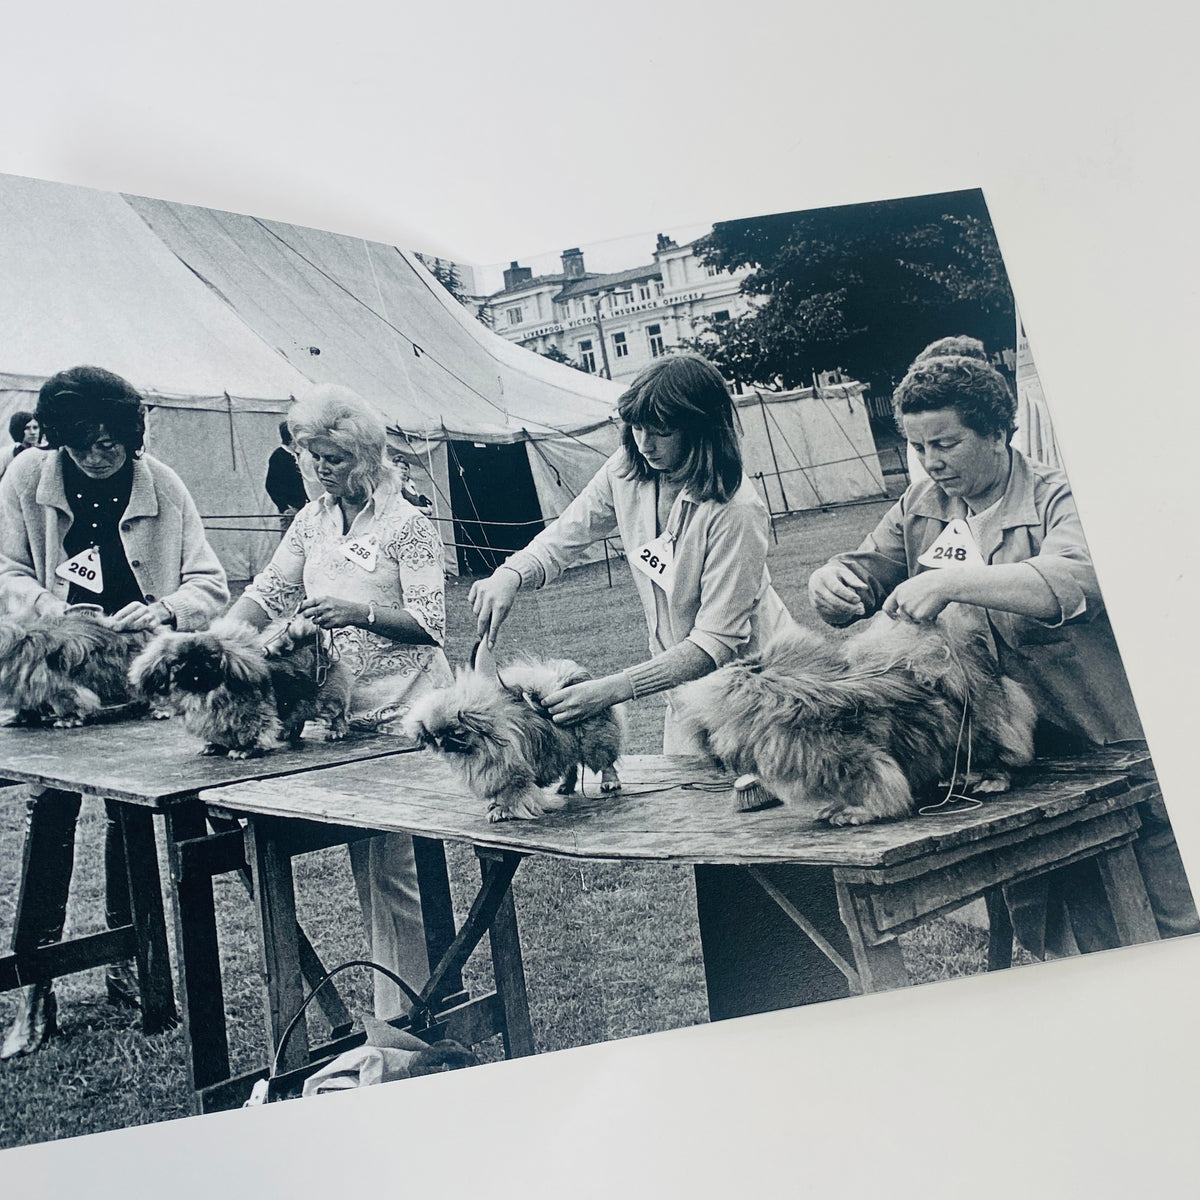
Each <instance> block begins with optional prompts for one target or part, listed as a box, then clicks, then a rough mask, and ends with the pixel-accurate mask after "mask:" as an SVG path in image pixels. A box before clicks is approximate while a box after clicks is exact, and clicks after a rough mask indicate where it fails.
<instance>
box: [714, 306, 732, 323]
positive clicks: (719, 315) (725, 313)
mask: <svg viewBox="0 0 1200 1200" xmlns="http://www.w3.org/2000/svg"><path fill="white" fill-rule="evenodd" d="M712 319H713V320H714V321H716V322H717V323H718V324H719V323H720V322H721V321H728V320H729V309H727V308H723V309H721V310H720V311H719V312H715V313H713V315H712Z"/></svg>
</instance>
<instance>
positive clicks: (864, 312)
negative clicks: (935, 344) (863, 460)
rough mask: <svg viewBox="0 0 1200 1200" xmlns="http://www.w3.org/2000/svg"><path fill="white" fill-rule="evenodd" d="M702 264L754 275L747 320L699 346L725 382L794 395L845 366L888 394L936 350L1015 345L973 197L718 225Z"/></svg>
mask: <svg viewBox="0 0 1200 1200" xmlns="http://www.w3.org/2000/svg"><path fill="white" fill-rule="evenodd" d="M696 248H697V251H698V253H699V254H700V256H701V258H702V260H703V261H704V262H705V263H706V264H708V265H712V266H716V267H721V268H724V269H726V270H738V269H740V268H743V267H752V268H754V270H753V271H752V273H751V274H750V275H749V276H747V277H746V279H745V280H744V281H743V283H742V292H743V294H746V295H748V296H751V297H754V298H755V307H754V308H753V310H752V311H751V312H750V313H748V314H746V315H743V316H741V317H737V318H734V319H732V320H729V321H722V322H720V323H710V324H709V325H708V326H707V327H706V329H705V331H704V333H703V334H702V336H701V337H700V338H699V339H698V340H697V341H696V342H694V343H692V344H693V346H694V347H695V348H696V349H699V350H701V351H702V352H703V353H704V354H706V355H707V356H708V357H709V358H711V359H712V360H713V361H714V362H715V363H716V364H717V366H718V367H719V368H720V369H721V371H722V372H723V373H724V374H725V375H726V376H727V377H728V378H730V379H733V380H736V381H739V382H742V383H748V384H755V383H757V384H760V385H762V384H767V385H774V386H777V387H799V386H804V385H807V384H808V383H810V382H811V380H812V376H813V375H814V374H815V373H816V372H818V371H823V370H828V369H831V368H834V367H841V368H844V369H845V370H847V371H848V372H849V373H850V374H851V375H853V376H854V377H856V378H858V379H862V380H863V381H864V382H867V383H869V384H870V385H871V386H872V389H873V390H874V391H875V392H876V393H877V394H884V395H886V394H888V393H889V392H890V391H891V390H892V388H893V387H894V386H895V384H896V383H897V382H898V381H899V380H900V378H901V377H902V376H903V374H904V371H905V370H906V369H907V367H908V364H909V363H910V362H911V361H912V359H913V358H914V357H915V356H916V355H917V354H918V353H919V352H920V350H921V349H922V348H923V347H925V346H926V345H927V344H928V343H929V342H932V341H934V340H935V339H936V338H939V337H944V336H946V335H948V334H959V333H962V334H971V335H973V336H975V337H978V338H980V339H982V341H983V343H984V345H985V346H987V348H988V350H989V351H991V352H992V353H996V352H998V351H1002V350H1004V349H1005V348H1014V344H1015V338H1016V334H1015V315H1014V308H1013V298H1012V291H1011V289H1010V287H1009V283H1008V276H1007V274H1006V272H1005V270H1004V264H1003V262H1002V261H1001V258H1000V247H999V245H998V244H997V242H996V237H995V234H994V232H993V230H992V224H991V220H990V218H989V216H988V213H987V208H986V206H985V204H984V201H983V196H982V194H981V193H980V192H978V191H969V192H950V193H945V194H941V195H933V196H918V197H915V198H912V199H905V200H889V201H883V202H880V203H875V204H856V205H846V206H843V207H839V208H825V209H814V210H810V211H807V212H794V213H780V214H776V215H773V216H768V217H755V218H750V219H745V220H738V221H722V222H720V223H718V224H717V225H716V226H715V227H714V229H713V232H712V233H711V234H709V235H708V236H707V237H705V238H703V239H701V240H700V241H699V242H698V243H697V247H696Z"/></svg>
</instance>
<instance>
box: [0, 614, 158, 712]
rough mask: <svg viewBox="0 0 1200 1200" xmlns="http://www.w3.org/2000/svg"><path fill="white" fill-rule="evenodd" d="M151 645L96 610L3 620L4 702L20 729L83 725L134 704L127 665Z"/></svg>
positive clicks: (0, 675) (0, 687)
mask: <svg viewBox="0 0 1200 1200" xmlns="http://www.w3.org/2000/svg"><path fill="white" fill-rule="evenodd" d="M149 640H150V634H149V633H143V632H133V631H121V630H118V629H116V628H114V625H113V621H112V619H111V618H110V617H106V616H104V614H103V613H101V612H100V610H99V609H93V608H91V607H79V608H69V609H67V611H66V612H64V613H62V614H61V615H58V616H53V617H51V616H45V617H35V616H33V615H32V614H31V615H29V616H26V617H8V618H5V619H3V620H0V703H3V704H4V705H5V706H6V707H10V708H14V709H16V716H15V717H14V718H13V720H12V722H11V723H12V724H14V725H44V724H47V723H52V724H53V725H54V726H55V727H56V728H59V729H62V728H67V727H70V726H74V725H82V724H83V723H84V722H85V721H88V720H90V719H93V718H95V717H96V716H98V715H99V714H100V713H101V711H102V710H103V709H106V708H112V707H114V706H117V705H124V704H130V703H131V702H133V701H134V700H135V693H134V691H133V690H132V689H131V688H130V685H129V681H128V678H127V676H128V673H129V664H130V662H131V661H132V659H133V658H134V656H135V655H136V654H138V653H139V652H140V651H141V650H142V649H144V647H145V646H146V643H147V642H148V641H149Z"/></svg>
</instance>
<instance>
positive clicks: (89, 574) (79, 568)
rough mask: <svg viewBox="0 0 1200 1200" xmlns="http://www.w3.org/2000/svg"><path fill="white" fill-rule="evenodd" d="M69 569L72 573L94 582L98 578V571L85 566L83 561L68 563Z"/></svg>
mask: <svg viewBox="0 0 1200 1200" xmlns="http://www.w3.org/2000/svg"><path fill="white" fill-rule="evenodd" d="M67 570H68V571H70V573H71V574H72V575H78V576H79V578H80V579H86V580H87V581H88V582H89V583H94V582H95V580H96V572H95V571H94V570H93V569H92V568H91V567H85V566H84V565H83V563H81V562H69V563H67Z"/></svg>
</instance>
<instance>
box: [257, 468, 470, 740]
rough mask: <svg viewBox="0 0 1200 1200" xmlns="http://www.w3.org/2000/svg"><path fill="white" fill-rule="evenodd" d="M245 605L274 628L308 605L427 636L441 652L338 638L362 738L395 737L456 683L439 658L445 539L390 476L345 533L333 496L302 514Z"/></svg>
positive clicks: (348, 634) (351, 634) (363, 637)
mask: <svg viewBox="0 0 1200 1200" xmlns="http://www.w3.org/2000/svg"><path fill="white" fill-rule="evenodd" d="M245 595H246V596H248V597H249V598H250V599H251V600H253V601H254V602H255V603H256V604H257V605H258V606H259V607H260V608H262V609H263V610H264V611H265V612H266V613H267V615H268V616H269V617H271V618H273V619H274V618H279V617H288V616H291V615H292V614H293V613H295V611H296V609H297V608H298V607H299V604H300V601H301V600H302V599H303V598H304V597H306V596H312V597H316V596H332V597H336V598H338V599H342V600H355V601H358V602H359V603H367V602H369V601H370V602H374V604H375V607H376V609H379V610H386V609H389V608H390V609H393V610H403V611H404V612H406V613H408V615H409V616H411V617H412V618H413V619H414V620H415V621H416V622H417V623H418V624H419V625H420V626H421V628H422V629H424V630H425V632H426V633H428V634H429V636H430V637H431V638H432V639H433V641H434V643H435V644H434V645H432V646H412V645H406V644H405V643H403V642H395V641H392V640H391V639H390V638H386V637H383V636H382V635H380V634H377V633H372V632H371V631H370V630H368V629H360V628H359V627H357V626H353V625H348V626H345V627H343V628H341V629H335V630H334V631H333V645H334V653H335V654H337V655H338V656H339V657H340V659H341V661H342V662H344V663H346V664H347V665H348V666H349V667H350V669H351V670H352V671H353V673H354V676H355V678H356V680H357V681H358V682H357V685H356V687H355V690H354V698H353V701H352V704H351V723H352V724H353V725H354V726H355V727H356V728H373V729H379V730H381V731H383V732H389V733H395V732H398V729H397V725H398V723H399V719H400V718H401V717H403V715H404V714H405V713H406V712H407V711H408V708H409V706H410V705H411V704H412V702H413V701H414V700H415V699H416V698H417V697H418V696H419V695H421V694H422V693H423V692H426V691H432V690H434V689H436V688H440V687H445V686H447V685H448V684H449V683H450V682H451V681H452V678H453V677H452V675H451V672H450V666H449V664H448V663H447V662H446V656H445V654H444V653H443V652H442V649H441V645H442V642H443V640H444V638H445V632H446V594H445V576H444V567H443V558H442V543H441V539H440V538H439V537H438V535H437V533H436V531H435V530H434V528H433V525H432V524H431V523H430V522H429V520H428V519H427V518H426V517H425V516H423V515H422V514H421V513H420V512H419V511H418V510H417V509H415V508H414V507H413V506H412V505H411V504H409V503H408V501H407V500H405V499H404V497H403V496H402V495H401V493H400V486H399V482H398V480H397V479H394V478H393V477H391V476H390V475H389V476H385V477H384V479H383V480H382V481H381V482H380V483H379V485H378V486H377V487H376V489H375V493H374V495H372V496H371V498H370V499H369V500H368V501H367V505H366V507H365V508H364V509H363V510H362V512H360V513H359V514H358V516H357V517H356V518H355V519H354V523H353V524H352V525H351V527H350V531H349V532H348V533H343V532H342V512H341V509H340V508H339V507H338V505H337V502H336V501H334V500H332V499H331V498H330V497H329V496H327V495H323V496H319V497H318V498H317V499H316V500H313V501H311V502H310V503H309V504H307V505H305V506H304V508H302V509H301V510H300V512H299V513H297V514H296V519H295V520H294V521H293V522H292V525H291V528H289V529H288V531H287V533H286V534H285V535H284V538H283V541H282V542H281V543H280V544H279V548H278V549H277V550H276V551H275V555H274V557H273V558H272V559H271V561H270V563H268V564H267V566H266V567H265V569H264V570H262V571H261V572H260V573H259V575H258V576H257V578H255V580H254V582H253V583H252V584H251V585H250V586H249V587H248V588H247V589H246V591H245Z"/></svg>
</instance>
